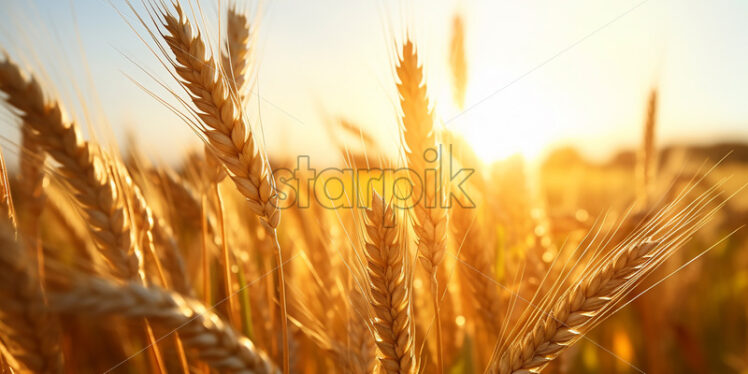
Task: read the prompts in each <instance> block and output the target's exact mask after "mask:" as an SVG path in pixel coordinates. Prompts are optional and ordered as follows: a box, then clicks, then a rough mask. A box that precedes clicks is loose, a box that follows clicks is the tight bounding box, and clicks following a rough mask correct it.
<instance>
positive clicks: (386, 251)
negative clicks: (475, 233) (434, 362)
mask: <svg viewBox="0 0 748 374" xmlns="http://www.w3.org/2000/svg"><path fill="white" fill-rule="evenodd" d="M373 195H374V198H373V201H372V206H371V209H369V210H367V211H366V233H367V237H368V239H367V241H366V246H365V248H366V258H367V264H368V270H369V271H368V273H369V280H370V284H371V297H372V299H371V305H372V309H373V310H374V317H375V321H374V328H375V330H376V333H377V337H378V339H377V341H376V344H377V347H378V348H379V360H380V361H381V363H382V368H383V369H384V370H385V371H386V372H387V373H391V374H393V373H411V372H412V371H413V369H414V366H415V365H414V363H415V359H414V355H413V333H412V328H411V323H412V322H411V317H412V312H411V306H410V287H409V274H410V269H409V267H408V262H407V256H406V250H405V248H406V247H405V246H403V244H402V243H401V242H400V241H399V239H400V238H399V236H400V234H399V233H398V231H399V229H398V226H397V225H396V224H395V220H396V217H395V214H394V212H393V211H392V206H391V205H389V204H388V205H385V203H384V201H383V200H382V198H381V197H379V195H377V194H376V192H375V193H374V194H373Z"/></svg>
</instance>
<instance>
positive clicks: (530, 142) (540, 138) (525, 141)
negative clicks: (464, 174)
mask: <svg viewBox="0 0 748 374" xmlns="http://www.w3.org/2000/svg"><path fill="white" fill-rule="evenodd" d="M481 109H482V108H481ZM512 109H513V110H512V111H513V112H515V113H499V112H500V110H492V109H490V108H489V110H478V109H476V111H475V112H474V113H470V114H469V115H466V116H465V118H462V119H461V120H462V123H460V124H456V125H455V131H457V132H459V133H460V134H461V135H462V136H464V137H465V139H466V140H467V141H468V143H470V145H471V146H472V147H473V149H474V150H475V153H476V154H477V155H478V157H480V158H481V159H482V160H484V161H486V162H492V161H499V160H503V159H506V158H508V157H510V156H513V155H517V154H519V155H522V156H523V157H524V158H525V159H526V160H537V158H538V157H540V156H541V154H542V152H543V151H544V150H545V148H546V147H547V146H548V145H549V141H550V136H551V133H552V132H553V131H554V130H555V126H554V122H553V121H552V119H550V118H547V117H545V116H544V115H543V113H542V112H541V111H537V112H532V111H531V110H530V108H526V110H524V111H522V112H521V113H517V112H516V111H517V109H516V108H512ZM520 110H522V109H521V108H520Z"/></svg>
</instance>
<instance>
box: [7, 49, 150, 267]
mask: <svg viewBox="0 0 748 374" xmlns="http://www.w3.org/2000/svg"><path fill="white" fill-rule="evenodd" d="M0 91H4V92H5V93H6V94H7V95H8V97H7V98H6V101H7V103H8V104H9V105H10V106H12V107H14V108H16V109H18V110H19V111H20V112H21V114H20V115H21V118H22V120H23V125H24V126H27V130H24V131H31V132H33V133H34V134H35V135H34V136H35V140H36V142H37V143H38V145H39V147H41V148H42V149H44V151H45V152H46V153H47V154H49V155H50V156H51V157H52V158H54V159H55V160H56V161H57V162H59V163H60V167H59V174H60V175H62V176H63V177H64V178H65V180H66V181H67V182H68V184H69V186H70V187H71V188H72V189H73V192H74V193H73V194H74V197H75V199H76V200H77V201H78V202H79V203H80V206H81V208H82V210H83V212H84V213H85V216H86V220H87V222H88V224H89V225H90V226H91V227H92V234H93V238H94V241H95V242H96V244H97V246H98V247H99V250H100V251H101V252H102V254H103V255H104V257H105V258H106V259H107V260H109V262H110V264H111V265H112V267H113V272H114V273H115V274H116V275H117V276H119V277H122V278H132V277H133V276H137V274H138V271H139V269H140V265H141V264H140V257H139V254H138V253H137V252H136V251H134V250H133V243H132V237H131V233H130V224H129V222H128V218H127V213H126V211H125V209H124V207H123V204H122V201H121V199H120V196H119V195H118V192H117V188H116V185H115V182H114V181H113V180H112V178H111V177H110V174H109V172H108V170H107V169H106V167H105V165H104V161H103V160H102V159H101V158H99V157H96V156H95V153H96V150H95V149H94V147H93V146H92V145H91V144H89V143H88V142H86V141H84V140H82V139H81V136H80V133H79V131H78V128H77V126H76V125H75V124H74V123H70V122H66V121H64V120H63V118H62V109H61V108H60V105H59V103H58V102H57V101H54V100H51V101H49V102H46V101H45V99H44V94H43V91H42V88H41V86H40V85H39V83H38V82H37V80H36V79H35V78H34V77H33V76H32V77H31V78H29V79H26V78H25V77H24V73H23V72H22V70H21V69H20V68H19V67H18V66H17V65H16V64H15V63H13V62H12V61H10V59H6V60H5V61H3V62H0Z"/></svg>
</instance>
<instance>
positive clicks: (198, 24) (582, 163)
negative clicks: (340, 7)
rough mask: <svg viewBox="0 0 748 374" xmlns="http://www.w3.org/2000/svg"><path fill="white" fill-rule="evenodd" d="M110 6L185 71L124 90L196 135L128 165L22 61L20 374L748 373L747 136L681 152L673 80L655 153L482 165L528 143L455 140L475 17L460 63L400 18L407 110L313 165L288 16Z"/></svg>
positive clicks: (9, 306) (90, 102)
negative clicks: (292, 81)
mask: <svg viewBox="0 0 748 374" xmlns="http://www.w3.org/2000/svg"><path fill="white" fill-rule="evenodd" d="M383 4H384V2H383ZM111 5H112V6H111V11H112V12H114V13H119V15H120V16H121V17H122V21H123V22H122V26H123V27H124V28H128V27H129V30H130V32H131V33H132V34H134V36H135V37H137V39H138V40H139V41H140V43H141V48H143V49H145V50H146V51H147V52H148V53H147V54H144V56H148V58H149V59H151V60H154V61H156V62H157V65H155V66H156V67H157V69H160V70H161V72H155V71H151V68H150V65H148V64H145V63H142V62H139V61H138V59H136V58H132V57H128V54H127V53H126V52H123V53H122V55H121V57H122V60H123V61H124V62H125V63H128V64H132V65H135V66H137V67H138V68H139V69H140V70H141V71H142V72H144V73H145V76H146V77H148V78H149V79H147V80H140V79H136V78H132V77H129V76H128V77H129V78H130V79H131V80H132V83H134V85H135V86H137V87H138V88H139V89H140V90H142V92H143V95H144V96H146V97H148V98H149V99H150V100H152V101H154V102H156V103H158V104H160V105H163V106H164V107H165V108H167V109H168V110H169V111H171V112H172V114H173V115H174V117H176V118H178V119H179V120H180V121H181V122H182V123H183V124H182V126H184V127H185V128H187V129H188V130H190V131H191V132H192V134H193V135H194V136H195V138H196V139H197V140H198V141H199V142H200V143H199V144H200V145H199V146H197V147H190V148H189V151H187V152H182V151H181V150H177V149H172V148H169V147H166V148H167V152H168V153H169V154H170V155H171V156H170V157H171V159H173V160H177V161H174V162H172V161H166V160H159V158H158V157H157V156H154V155H152V154H150V153H149V151H148V150H144V149H142V147H141V140H140V139H139V138H140V137H147V136H150V135H148V134H145V135H144V134H133V135H132V136H131V137H130V138H129V139H128V140H127V141H126V146H125V147H122V146H121V145H120V144H121V143H122V141H121V140H122V139H118V137H117V136H116V135H111V134H112V133H111V132H109V131H110V130H111V128H108V126H109V124H108V123H107V122H106V120H104V119H100V117H101V118H103V117H104V116H99V115H98V114H96V113H97V112H98V110H99V109H100V108H99V109H97V108H96V107H97V106H99V105H100V104H99V103H98V100H97V99H96V97H95V96H94V98H89V97H88V96H87V95H85V94H83V91H85V89H83V88H81V87H84V86H85V85H86V84H84V83H81V82H76V81H75V80H74V79H73V78H70V80H69V81H67V82H63V85H64V86H63V87H58V86H56V85H55V84H54V83H53V82H52V79H50V77H49V75H48V72H47V70H46V69H45V64H54V61H44V60H42V61H36V60H37V59H36V58H32V57H29V56H34V53H30V52H29V51H33V50H34V49H35V48H38V49H43V48H44V46H43V45H34V44H33V43H31V41H29V43H30V44H29V45H28V46H25V47H23V48H15V47H14V46H11V45H7V46H5V45H2V46H0V48H3V56H2V59H1V60H0V98H1V99H2V102H3V113H2V114H3V115H2V116H0V120H1V121H2V122H3V125H4V126H5V127H8V128H11V129H12V131H13V132H14V133H15V134H16V135H14V136H15V137H3V139H2V140H3V143H2V144H3V147H2V153H0V177H1V178H0V210H2V217H0V269H1V271H0V298H1V299H2V302H0V373H26V372H29V373H61V372H65V373H101V372H105V373H110V372H112V373H114V372H116V373H172V372H174V373H212V372H221V373H223V372H227V373H330V372H339V373H374V372H377V373H378V372H386V373H482V372H489V373H502V374H503V373H536V372H540V371H543V372H553V373H582V372H611V373H613V372H615V373H645V372H646V373H671V372H688V373H705V372H739V373H748V360H746V356H747V355H748V348H746V347H748V303H747V302H746V301H747V300H748V297H747V296H748V270H747V269H748V242H747V241H746V236H745V230H744V229H742V228H743V225H744V224H745V223H746V222H748V214H747V213H748V200H746V194H745V193H744V192H743V188H744V187H745V184H746V183H748V179H746V176H747V175H748V174H747V173H746V171H747V170H748V156H746V146H745V145H741V144H739V143H734V144H727V145H717V146H702V147H695V146H690V147H689V146H669V147H661V146H659V144H661V143H660V140H659V139H660V138H659V137H658V124H659V122H658V119H659V114H660V108H661V106H662V103H663V100H662V93H661V89H660V87H659V86H658V84H657V83H653V84H652V86H651V88H650V90H649V92H647V93H646V95H647V97H648V99H647V100H646V102H642V103H641V104H642V105H641V106H640V107H632V108H628V109H627V110H629V111H633V112H635V113H637V116H639V117H641V118H642V120H641V126H636V127H634V128H632V129H630V131H632V132H635V133H636V134H641V135H637V136H639V137H640V139H641V141H640V146H638V147H636V151H622V152H621V153H619V154H618V155H617V156H616V157H614V158H613V159H612V160H610V161H607V162H603V161H597V162H591V161H588V160H587V159H585V158H584V157H583V156H582V155H580V154H579V153H578V152H577V150H576V149H574V148H572V147H565V148H563V147H562V148H556V149H548V150H546V151H545V157H544V159H543V160H542V161H537V160H534V161H530V160H528V159H526V157H529V156H530V155H529V154H513V155H510V156H509V157H502V158H499V159H498V160H497V159H492V158H490V157H485V149H481V147H483V145H485V144H488V145H489V147H493V148H497V147H505V146H507V147H509V146H511V144H510V142H508V141H506V139H504V134H507V136H509V134H510V133H512V132H513V131H514V130H512V128H511V127H512V126H515V127H516V126H519V125H512V124H506V125H496V124H495V123H488V122H485V123H478V125H476V126H477V127H472V128H471V129H472V130H471V131H475V130H476V129H478V130H479V131H481V134H479V135H480V137H481V138H482V139H481V140H479V141H476V140H475V136H474V135H470V132H469V131H468V132H461V131H460V130H459V128H460V127H459V126H452V124H453V122H458V123H459V122H461V121H464V120H465V119H464V118H462V116H463V114H467V113H469V112H470V111H471V110H472V109H473V108H475V107H476V106H477V105H480V104H481V103H482V100H479V101H475V100H472V99H470V98H469V97H470V94H469V92H471V90H470V87H471V85H473V84H474V81H475V80H476V79H478V78H476V74H475V73H474V72H473V71H472V70H471V64H472V63H473V62H474V61H471V59H470V58H469V56H470V55H469V53H468V48H469V46H470V45H471V43H469V38H470V37H471V35H470V34H469V32H468V30H469V25H470V15H469V12H468V11H467V10H466V9H467V8H461V9H460V10H458V11H456V12H455V13H454V14H453V15H452V16H451V17H452V18H451V19H450V20H449V21H448V22H445V23H444V25H443V28H445V29H448V31H449V32H448V35H449V37H448V38H446V39H444V40H441V39H439V40H437V41H438V43H441V44H443V48H442V49H440V50H443V51H444V53H445V55H444V56H441V57H442V59H443V60H444V61H446V64H447V67H448V69H444V70H443V71H442V70H439V69H433V68H431V66H432V65H431V64H432V62H431V61H430V57H431V56H432V54H429V53H427V52H424V50H426V49H428V48H426V47H424V45H426V43H424V42H423V41H424V39H427V37H426V36H424V34H422V33H419V32H417V31H416V30H417V27H415V25H411V24H410V23H411V22H413V23H418V22H417V21H415V20H416V19H418V14H417V12H414V11H413V10H412V9H411V10H408V7H407V6H403V7H401V9H399V10H398V11H396V12H395V14H396V16H393V15H390V14H388V13H385V12H384V11H383V14H385V15H382V14H380V19H381V20H382V21H383V24H384V26H383V30H382V34H384V35H386V38H387V41H386V43H387V45H388V49H387V51H386V52H387V53H385V54H388V58H389V65H388V66H384V67H383V69H385V70H386V71H388V72H389V77H388V81H382V82H379V83H380V85H381V86H382V89H383V90H385V91H387V92H390V93H391V95H390V96H391V98H390V99H391V104H392V105H391V116H390V117H391V119H392V120H391V121H390V122H389V123H385V124H380V125H381V126H382V128H378V129H372V128H370V126H366V125H361V124H359V123H357V122H356V121H355V120H350V119H349V118H358V117H357V114H356V113H355V111H356V109H357V108H356V106H355V105H350V106H348V110H349V112H342V113H336V114H334V115H330V114H325V115H324V116H325V120H324V122H325V127H324V128H320V129H318V130H315V131H317V132H318V133H319V134H321V136H324V137H326V138H327V143H325V144H321V143H320V144H317V145H315V147H317V148H324V150H325V152H326V153H328V154H329V156H330V157H328V158H326V159H325V160H323V161H318V160H314V162H313V164H314V166H315V168H312V167H310V164H309V162H310V161H309V160H310V158H309V156H308V155H306V154H302V153H297V152H295V151H293V150H292V149H290V148H289V149H284V150H283V151H280V152H279V151H277V150H273V151H272V152H271V151H270V150H269V148H271V147H270V146H269V144H268V141H267V139H266V137H265V131H264V130H265V128H267V127H273V126H274V124H273V123H270V122H269V121H267V120H263V118H264V117H263V115H262V113H261V111H260V110H258V108H260V107H262V105H261V103H263V100H265V99H264V98H263V97H262V96H260V94H258V92H259V89H258V88H259V87H260V84H259V83H258V74H257V72H258V70H259V69H260V67H261V61H262V55H261V53H260V51H261V50H262V48H261V45H260V43H259V41H260V40H262V38H261V32H262V31H263V29H262V28H260V27H259V26H260V25H261V23H262V22H264V21H263V15H264V14H265V13H264V12H263V9H264V8H263V7H264V6H265V5H267V4H259V5H258V4H245V3H239V2H231V3H229V4H224V3H222V2H215V3H213V2H196V1H188V0H181V1H180V0H174V1H160V0H146V1H144V2H143V3H135V2H124V3H122V4H119V3H116V4H111ZM5 6H6V5H5V4H3V5H2V6H1V7H5ZM8 8H9V9H10V6H8ZM383 8H384V7H383ZM632 9H634V8H632ZM213 13H215V14H213ZM619 18H620V17H619ZM400 23H402V24H400ZM2 32H5V33H7V32H10V31H9V30H6V29H2ZM70 38H71V39H74V38H75V34H73V35H72V36H71V37H70ZM433 42H434V40H431V43H433ZM69 52H70V53H77V52H75V51H69ZM84 52H85V51H80V55H81V56H79V61H84V62H85V61H86V58H85V54H86V53H90V54H95V53H97V51H87V52H85V53H84ZM26 54H29V56H27V55H26ZM29 61H34V62H33V63H31V62H29ZM34 65H38V66H37V67H34ZM82 65H83V66H87V65H86V64H85V63H82ZM299 67H300V68H301V67H302V65H301V64H300V65H299ZM86 69H87V67H86ZM430 69H433V70H430ZM114 70H115V69H112V72H111V74H116V72H115V71H114ZM442 73H443V74H442ZM126 74H127V73H126ZM440 74H441V75H444V77H442V78H441V79H444V81H446V82H449V84H448V85H447V86H448V87H449V93H450V94H449V95H448V96H447V97H449V100H448V101H447V102H443V101H439V100H437V99H436V97H441V95H439V94H435V93H434V92H435V90H437V89H435V88H434V87H435V86H438V84H437V85H433V84H432V82H433V76H434V75H440ZM655 82H656V80H655ZM96 83H97V84H106V82H96ZM264 84H265V85H272V84H273V83H272V82H265V83H264ZM510 85H511V84H510ZM69 91H72V92H76V93H77V94H76V95H66V94H65V92H69ZM299 91H303V88H302V87H299ZM496 92H498V91H496ZM68 96H71V97H68ZM121 99H122V100H123V101H125V103H126V100H127V97H122V98H121ZM67 102H72V103H73V104H72V108H66V106H65V105H66V103H67ZM120 104H121V103H120ZM265 104H267V103H265ZM124 105H127V104H124ZM263 105H264V104H263ZM528 105H530V104H528ZM443 106H448V107H453V108H456V109H457V110H458V112H456V113H457V114H456V115H454V116H445V113H447V112H445V111H444V110H441V109H440V107H443ZM76 108H84V110H83V111H82V112H83V113H85V114H84V115H82V116H80V115H79V114H78V109H76ZM134 110H135V111H137V110H138V109H137V108H135V109H134ZM537 110H542V109H541V108H538V109H537ZM81 117H82V119H80V118H81ZM746 120H748V119H746ZM159 121H160V119H159V118H155V117H154V118H153V120H152V124H151V126H159ZM501 126H505V127H501ZM383 129H384V130H386V131H388V132H389V135H388V136H386V137H383V136H380V135H381V131H380V130H383ZM97 131H98V132H100V133H98V134H97ZM102 131H103V134H104V135H102V133H101V132H102ZM114 133H116V131H114ZM84 134H87V135H84ZM394 134H396V135H394ZM534 135H537V136H539V137H540V136H542V134H530V137H532V136H534ZM162 136H164V138H167V137H168V135H167V134H162ZM289 136H290V135H289ZM15 139H18V140H15ZM152 140H153V139H152ZM154 141H155V142H158V141H160V140H159V139H155V140H154ZM163 141H166V139H163ZM545 145H547V144H545ZM617 146H618V145H617ZM621 146H623V145H621ZM121 148H122V149H121ZM521 149H522V147H517V148H512V151H517V150H521ZM162 151H164V150H163V149H162ZM3 155H6V156H7V155H12V156H13V157H12V160H14V163H13V164H12V165H9V164H6V162H5V159H3V158H2V156H3ZM8 159H11V158H10V157H9V158H8ZM15 161H17V162H15ZM318 170H319V172H318ZM390 182H391V183H390Z"/></svg>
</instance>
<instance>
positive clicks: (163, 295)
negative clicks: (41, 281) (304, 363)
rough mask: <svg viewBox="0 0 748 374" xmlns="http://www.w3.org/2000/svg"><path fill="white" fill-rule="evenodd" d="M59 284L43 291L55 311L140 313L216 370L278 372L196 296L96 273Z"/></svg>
mask: <svg viewBox="0 0 748 374" xmlns="http://www.w3.org/2000/svg"><path fill="white" fill-rule="evenodd" d="M60 288H61V289H60V290H54V291H51V292H50V293H49V300H50V305H51V306H52V307H53V308H54V309H55V310H57V311H59V312H63V313H76V314H79V315H117V316H123V317H126V318H132V319H142V318H145V319H147V320H149V321H151V323H152V324H153V326H154V327H157V328H160V329H163V330H165V331H167V332H168V334H166V335H164V336H162V337H161V338H160V339H163V338H164V337H166V336H167V335H169V334H171V333H172V332H177V331H178V332H179V334H180V336H181V338H182V340H183V342H184V345H185V347H186V348H187V349H188V352H189V353H190V357H193V358H195V359H198V360H202V361H204V362H206V363H208V364H209V365H210V366H211V367H212V368H214V369H216V370H219V371H221V372H231V373H258V374H260V373H278V369H276V368H275V366H274V365H273V363H272V362H271V361H270V359H269V358H268V357H267V355H266V354H265V353H264V352H262V351H261V350H259V349H258V348H257V347H255V346H254V344H253V343H252V342H251V341H250V340H249V339H247V338H246V337H243V336H240V335H238V334H237V333H236V332H234V330H232V329H231V327H229V326H228V325H226V324H225V323H224V322H223V321H222V320H221V319H220V318H219V317H218V316H217V315H216V314H214V313H213V312H212V311H210V310H208V309H206V308H205V306H204V305H203V304H201V303H200V302H198V301H196V300H192V299H187V298H184V297H182V296H180V295H178V294H175V293H173V292H169V291H166V290H163V289H160V288H157V287H144V286H142V285H140V284H138V283H126V284H115V283H113V282H110V281H107V280H104V279H100V278H87V279H80V280H78V281H77V282H75V283H74V284H73V285H72V286H70V285H64V286H60ZM160 339H159V340H160Z"/></svg>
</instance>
